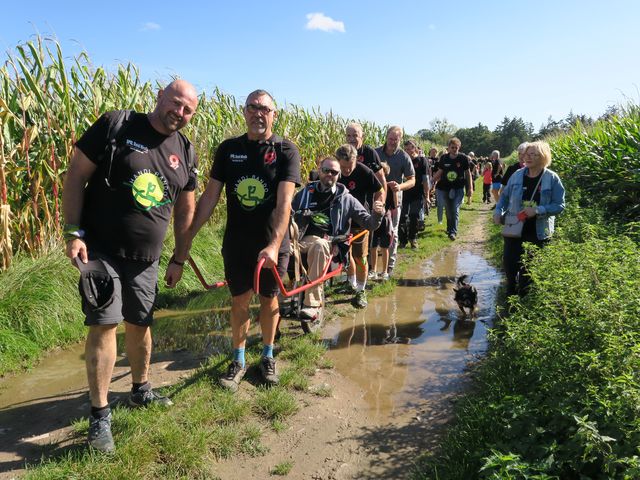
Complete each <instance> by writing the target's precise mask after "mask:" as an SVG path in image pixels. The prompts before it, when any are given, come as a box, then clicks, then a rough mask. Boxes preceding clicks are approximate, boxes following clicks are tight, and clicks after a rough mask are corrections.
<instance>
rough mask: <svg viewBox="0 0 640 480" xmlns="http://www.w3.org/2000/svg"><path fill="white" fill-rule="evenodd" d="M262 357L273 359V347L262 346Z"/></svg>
mask: <svg viewBox="0 0 640 480" xmlns="http://www.w3.org/2000/svg"><path fill="white" fill-rule="evenodd" d="M262 356H263V357H269V358H273V345H263V346H262Z"/></svg>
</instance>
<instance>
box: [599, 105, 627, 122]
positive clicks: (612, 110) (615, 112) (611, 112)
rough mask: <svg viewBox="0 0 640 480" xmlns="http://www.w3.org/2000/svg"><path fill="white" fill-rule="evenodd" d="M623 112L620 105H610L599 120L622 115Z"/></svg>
mask: <svg viewBox="0 0 640 480" xmlns="http://www.w3.org/2000/svg"><path fill="white" fill-rule="evenodd" d="M623 113H624V112H623V111H622V108H621V107H620V106H619V105H609V106H608V107H607V109H606V110H605V111H604V113H603V114H602V115H600V116H599V117H598V120H611V119H613V118H614V117H620V116H621V115H622V114H623Z"/></svg>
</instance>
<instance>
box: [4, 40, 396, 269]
mask: <svg viewBox="0 0 640 480" xmlns="http://www.w3.org/2000/svg"><path fill="white" fill-rule="evenodd" d="M259 87H260V86H259V85H256V88H259ZM158 88H161V85H160V84H159V83H158V82H156V84H155V85H154V84H152V83H151V82H149V81H143V80H142V79H141V78H140V74H139V70H138V68H137V67H136V66H135V65H133V64H131V63H128V64H126V65H119V66H118V68H117V71H116V72H107V71H105V70H104V69H103V68H102V67H94V66H93V65H92V63H91V59H90V58H89V55H88V54H87V53H84V52H83V53H80V54H78V55H77V56H75V57H72V58H70V59H69V58H68V57H65V56H64V55H63V52H62V49H61V47H60V45H59V43H57V42H56V41H54V40H49V39H43V38H41V37H38V38H36V39H35V40H32V41H28V42H26V43H24V44H20V45H18V46H17V47H16V49H15V52H10V53H8V54H7V60H6V61H5V63H4V64H3V65H2V67H1V68H0V271H2V270H4V269H6V268H8V267H9V265H10V263H11V258H12V256H13V255H14V254H15V253H16V252H18V251H20V252H23V253H25V254H28V255H31V256H36V255H38V254H39V253H41V252H43V251H46V250H47V249H49V248H51V247H54V246H55V245H57V244H58V242H59V240H60V238H61V225H62V224H63V222H64V220H63V219H62V218H61V193H62V192H61V189H62V183H63V178H64V174H65V172H66V170H67V166H68V163H69V159H70V158H71V154H72V152H73V145H74V143H75V141H76V139H77V138H78V137H79V136H81V135H82V133H83V132H84V131H85V130H86V129H87V128H88V127H89V126H90V125H91V124H92V123H93V122H94V121H95V120H96V119H97V118H98V117H99V116H100V115H101V114H102V113H103V112H105V111H108V110H114V109H134V110H136V111H139V112H149V111H151V110H152V109H153V107H154V105H155V98H156V94H157V90H158ZM247 93H249V92H247ZM199 100H200V103H199V107H198V112H197V114H196V115H195V116H194V117H193V119H192V121H191V123H190V125H189V126H188V127H186V129H185V130H186V132H185V133H186V134H187V136H189V138H190V139H191V141H192V142H193V144H194V145H195V147H196V151H197V152H198V156H199V158H200V172H201V175H202V176H203V178H202V180H203V181H202V182H200V185H201V186H202V185H203V184H204V183H206V180H205V179H206V177H207V176H208V172H209V168H210V163H211V159H212V157H213V154H214V152H215V150H216V148H217V147H218V145H219V144H220V142H221V141H222V140H224V139H225V138H228V137H230V136H234V135H239V134H241V133H242V132H244V131H245V130H246V129H245V124H244V118H243V115H242V109H241V105H240V104H238V103H237V102H236V100H235V98H234V97H233V96H230V95H226V94H224V93H223V92H222V91H221V90H219V89H216V90H215V91H214V92H213V94H211V95H208V94H207V93H201V94H200V98H199ZM348 121H349V120H347V119H343V118H340V117H338V116H335V115H333V114H332V113H328V114H324V113H321V112H320V111H318V110H315V109H314V110H312V111H307V110H304V109H302V108H300V107H297V106H295V105H293V106H287V108H286V109H284V110H282V111H280V114H279V116H278V119H277V121H276V125H275V130H276V132H277V133H279V134H281V135H283V136H285V137H287V138H289V139H290V140H292V141H293V142H294V143H296V144H297V145H298V147H299V149H300V153H301V155H302V158H303V161H304V164H303V168H302V170H303V175H306V174H307V172H308V171H309V170H310V169H311V168H313V166H314V165H315V162H316V160H317V158H318V157H319V156H321V155H325V154H329V153H331V152H333V151H334V150H335V148H336V147H337V146H339V145H340V144H341V143H343V142H344V129H345V126H346V124H347V123H348ZM361 123H362V125H363V128H364V132H365V140H366V142H367V143H370V144H372V145H379V144H381V143H382V142H383V139H384V132H385V129H384V128H383V127H379V126H376V125H374V124H371V123H369V122H361ZM218 210H219V211H220V210H222V209H218Z"/></svg>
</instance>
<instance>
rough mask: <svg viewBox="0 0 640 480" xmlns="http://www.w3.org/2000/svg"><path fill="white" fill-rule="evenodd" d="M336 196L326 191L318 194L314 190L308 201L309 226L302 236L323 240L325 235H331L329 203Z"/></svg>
mask: <svg viewBox="0 0 640 480" xmlns="http://www.w3.org/2000/svg"><path fill="white" fill-rule="evenodd" d="M335 196H336V194H335V192H331V191H330V190H327V191H326V192H320V191H318V190H314V191H313V192H312V197H311V199H310V201H309V210H310V211H311V212H312V213H311V216H310V217H309V226H308V227H307V230H306V231H305V232H304V235H305V236H307V235H315V236H316V237H321V238H324V236H325V235H331V232H333V228H332V227H331V215H330V210H331V201H332V200H333V198H334V197H335Z"/></svg>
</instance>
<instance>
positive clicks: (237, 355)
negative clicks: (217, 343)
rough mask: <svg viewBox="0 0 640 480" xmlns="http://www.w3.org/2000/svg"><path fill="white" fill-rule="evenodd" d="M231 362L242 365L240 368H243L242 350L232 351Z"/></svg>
mask: <svg viewBox="0 0 640 480" xmlns="http://www.w3.org/2000/svg"><path fill="white" fill-rule="evenodd" d="M233 360H234V361H236V362H240V365H242V368H244V348H234V349H233Z"/></svg>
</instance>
